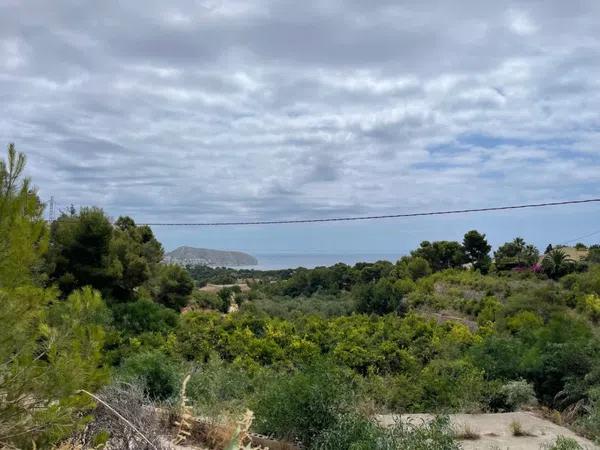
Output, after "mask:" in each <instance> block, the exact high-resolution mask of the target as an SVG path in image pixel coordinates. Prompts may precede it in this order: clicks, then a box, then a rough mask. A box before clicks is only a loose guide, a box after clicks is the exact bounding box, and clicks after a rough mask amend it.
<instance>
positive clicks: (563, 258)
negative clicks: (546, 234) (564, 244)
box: [542, 248, 575, 279]
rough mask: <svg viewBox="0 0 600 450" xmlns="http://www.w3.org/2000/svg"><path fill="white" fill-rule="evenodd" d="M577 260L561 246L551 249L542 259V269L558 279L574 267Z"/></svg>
mask: <svg viewBox="0 0 600 450" xmlns="http://www.w3.org/2000/svg"><path fill="white" fill-rule="evenodd" d="M574 263H575V261H573V259H572V258H571V257H570V256H569V255H568V254H567V252H565V251H564V250H563V249H561V248H556V249H554V250H551V251H550V252H549V253H548V254H547V255H546V256H545V257H544V259H543V260H542V269H543V270H544V273H545V274H546V275H548V276H549V277H550V278H553V279H558V278H560V277H562V276H563V275H566V274H567V273H569V272H570V271H571V269H572V268H573V264H574Z"/></svg>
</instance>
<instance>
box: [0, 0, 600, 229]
mask: <svg viewBox="0 0 600 450" xmlns="http://www.w3.org/2000/svg"><path fill="white" fill-rule="evenodd" d="M386 3H387V5H386ZM434 3H435V5H436V7H435V8H434V7H433V4H434ZM536 5H537V6H536ZM562 5H564V4H563V3H560V2H558V0H556V1H549V2H547V3H546V2H544V5H538V4H534V3H531V2H524V1H516V0H514V1H509V0H503V1H501V2H495V3H494V4H493V5H491V4H489V3H488V4H487V6H486V7H483V6H482V2H479V1H475V0H463V1H461V2H458V4H457V3H452V4H450V3H445V2H433V1H431V2H407V3H405V4H403V5H402V7H398V6H397V5H396V3H394V2H382V3H381V4H380V5H379V6H377V5H376V6H373V5H371V6H370V7H369V8H367V9H365V6H364V3H362V2H358V1H356V2H353V1H350V0H349V1H347V2H329V3H327V4H326V5H325V6H324V4H323V3H322V2H314V3H313V2H291V1H289V2H286V1H281V2H279V1H278V2H266V1H254V2H253V1H247V2H241V1H240V2H236V3H229V2H214V3H207V2H204V3H203V2H197V3H194V5H193V7H189V8H187V9H186V8H184V6H185V5H184V4H183V3H177V2H175V3H173V2H171V3H169V5H168V6H167V5H165V4H164V2H158V1H154V2H153V1H150V2H144V3H143V4H142V3H139V4H135V3H130V4H128V6H127V8H121V9H117V8H116V7H115V6H114V5H110V4H104V5H103V7H102V8H100V9H99V10H98V11H91V10H89V8H74V7H72V5H69V4H67V3H62V2H56V4H55V5H54V6H53V8H47V7H45V6H44V2H39V3H37V8H36V11H37V14H35V15H32V14H30V9H31V8H32V7H33V6H31V7H30V8H25V7H23V6H22V5H20V3H12V4H8V3H7V4H6V5H5V6H4V5H3V6H0V22H1V23H0V30H2V31H0V33H1V34H0V42H2V43H3V44H2V47H0V53H1V54H3V55H4V56H5V58H3V60H2V61H0V64H5V65H6V64H7V61H9V62H10V61H12V62H10V65H11V67H10V70H6V71H5V73H3V74H0V96H1V98H2V101H3V107H4V109H5V114H4V115H2V116H1V117H0V140H2V141H5V142H8V141H16V143H17V146H18V147H19V148H21V149H22V150H24V151H26V152H27V153H28V154H29V156H30V159H29V160H30V169H29V170H30V172H31V174H32V175H33V176H34V179H35V182H36V184H37V185H38V186H39V187H40V188H41V192H42V195H43V196H44V197H46V198H48V197H49V196H50V195H54V197H55V198H56V199H57V200H58V201H59V202H61V203H64V204H70V203H75V204H98V205H99V206H104V207H106V208H108V209H109V211H111V213H112V214H115V215H116V214H120V213H127V214H132V215H134V216H135V217H136V218H138V219H139V220H154V221H156V220H167V219H168V220H188V219H192V220H194V219H198V214H199V213H202V214H203V218H204V219H219V218H227V219H231V218H232V217H236V216H238V215H239V216H243V217H240V218H244V217H248V218H280V217H291V216H293V217H300V216H314V215H320V216H330V215H335V214H340V213H347V212H355V213H356V212H361V213H362V212H364V213H374V212H384V211H385V212H390V211H394V210H395V209H396V208H397V207H398V205H399V204H401V205H402V206H403V207H404V208H406V209H410V208H411V207H414V208H416V207H419V208H422V209H424V208H431V209H440V207H442V206H444V207H445V206H447V205H451V204H455V203H461V204H463V205H464V204H465V203H472V204H477V205H481V204H486V203H490V202H492V203H496V202H497V201H508V200H510V199H512V198H515V199H518V200H519V201H529V200H543V199H544V198H542V196H544V195H548V192H552V191H553V190H556V186H560V193H559V194H560V196H561V197H567V196H576V197H579V196H582V195H584V194H585V193H586V192H588V191H591V189H592V187H591V185H592V184H593V183H596V182H597V175H595V173H598V172H594V171H595V170H596V169H597V168H598V166H600V134H599V133H597V132H596V130H597V111H598V110H599V109H600V95H599V94H598V89H597V88H598V82H597V81H596V80H597V79H598V77H599V75H600V64H598V62H597V61H598V58H597V51H596V48H597V46H593V45H585V46H582V45H580V44H581V43H582V42H585V43H588V44H589V43H593V42H597V41H598V40H599V39H600V33H599V32H598V31H597V30H598V29H600V19H599V18H598V17H600V16H598V15H594V14H590V13H589V12H590V11H592V10H593V9H594V3H592V2H591V0H590V1H589V2H584V6H585V7H584V8H582V9H581V10H568V11H565V10H564V8H565V7H564V6H562ZM8 17H12V18H13V20H10V21H9V20H8V19H7V18H8ZM357 18H360V20H357ZM41 24H43V26H41ZM569 24H570V25H571V27H570V33H569V34H568V35H565V34H564V29H566V28H569ZM594 26H595V27H594ZM565 27H566V28H565ZM594 30H596V31H594ZM557 36H558V37H557ZM6 42H8V43H11V44H9V45H8V46H7V44H6ZM15 43H17V44H15ZM540 49H543V50H544V51H541V50H540ZM10 55H13V56H12V58H13V59H12V60H11V56H10ZM532 174H534V176H532ZM559 180H560V181H559ZM499 186H500V187H499ZM557 195H558V194H557ZM317 212H318V214H316V213H317Z"/></svg>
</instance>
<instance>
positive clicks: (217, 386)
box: [187, 356, 269, 415]
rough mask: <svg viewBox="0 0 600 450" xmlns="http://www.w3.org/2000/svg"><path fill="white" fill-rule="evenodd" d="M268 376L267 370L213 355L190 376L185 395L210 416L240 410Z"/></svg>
mask: <svg viewBox="0 0 600 450" xmlns="http://www.w3.org/2000/svg"><path fill="white" fill-rule="evenodd" d="M268 376H269V372H268V371H267V370H266V369H259V370H258V371H249V370H245V369H244V368H242V367H240V366H238V365H235V364H229V363H225V362H224V361H222V360H221V359H219V358H218V357H217V356H213V357H211V358H210V359H209V360H208V362H207V363H206V364H203V365H202V366H200V367H199V368H198V370H197V371H196V372H195V373H194V374H193V375H192V377H191V378H190V381H189V383H188V385H187V396H188V397H189V399H190V400H191V401H192V403H193V405H194V406H195V407H196V408H198V409H200V410H201V411H202V412H203V413H207V414H209V415H211V414H213V413H215V414H217V413H219V412H221V411H235V410H242V409H244V407H245V406H246V404H245V403H246V402H247V401H248V399H250V398H251V396H253V395H254V394H255V393H256V392H257V391H258V387H259V386H261V385H265V379H266V378H267V377H268Z"/></svg>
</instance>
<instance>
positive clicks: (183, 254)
mask: <svg viewBox="0 0 600 450" xmlns="http://www.w3.org/2000/svg"><path fill="white" fill-rule="evenodd" d="M165 261H166V262H171V263H176V264H182V265H187V264H202V265H206V266H224V267H237V266H255V265H256V264H258V260H257V259H256V258H255V257H254V256H252V255H249V254H247V253H243V252H231V251H224V250H211V249H208V248H195V247H187V246H182V247H178V248H176V249H175V250H173V251H172V252H168V253H166V254H165Z"/></svg>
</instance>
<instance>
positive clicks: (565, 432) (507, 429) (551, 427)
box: [377, 412, 600, 450]
mask: <svg viewBox="0 0 600 450" xmlns="http://www.w3.org/2000/svg"><path fill="white" fill-rule="evenodd" d="M431 417H432V416H431V415H429V414H404V415H402V416H398V415H392V414H388V415H382V416H378V417H377V419H378V421H379V422H380V423H381V424H382V425H388V426H389V425H392V424H393V423H394V422H395V421H396V420H398V419H399V418H401V420H402V421H403V422H410V423H412V424H415V425H417V424H421V423H423V422H424V421H425V422H426V421H428V420H430V419H431ZM450 420H451V422H452V425H453V427H454V429H455V430H457V432H459V433H460V432H461V431H463V430H464V429H465V426H467V427H468V428H470V429H471V430H472V431H474V432H476V433H478V434H479V435H480V436H481V437H480V438H479V439H477V440H463V441H461V442H460V443H461V445H462V447H463V448H464V449H465V450H475V449H477V450H492V449H494V450H506V449H509V450H530V449H543V448H546V446H547V445H549V444H552V443H554V441H555V440H556V438H557V437H558V436H564V437H570V438H573V439H575V440H577V442H579V444H580V445H581V446H582V447H583V448H584V449H586V450H587V449H600V447H598V446H596V445H594V444H593V443H592V442H591V441H589V440H587V439H585V438H582V437H580V436H577V435H576V434H575V433H573V432H572V431H571V430H569V429H567V428H565V427H561V426H559V425H556V424H555V423H552V422H550V421H548V420H544V419H542V418H540V417H537V416H536V415H534V414H533V413H530V412H514V413H502V414H452V415H450ZM513 421H518V422H519V423H520V424H521V426H522V429H523V430H524V431H526V432H527V433H530V434H532V436H520V437H516V436H513V435H512V432H511V423H512V422H513Z"/></svg>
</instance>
